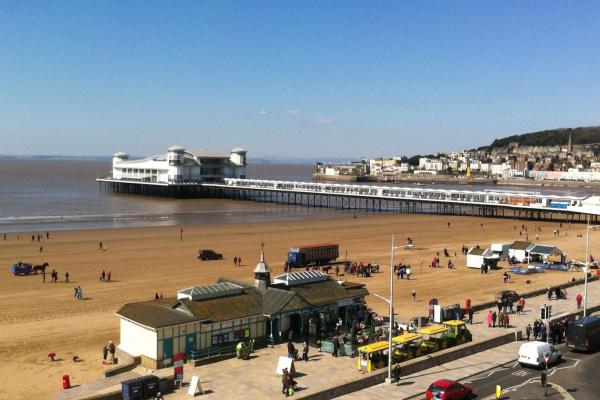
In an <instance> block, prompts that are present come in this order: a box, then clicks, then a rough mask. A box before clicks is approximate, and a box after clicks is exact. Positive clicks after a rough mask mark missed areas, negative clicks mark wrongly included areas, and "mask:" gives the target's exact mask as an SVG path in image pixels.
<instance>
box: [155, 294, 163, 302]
mask: <svg viewBox="0 0 600 400" xmlns="http://www.w3.org/2000/svg"><path fill="white" fill-rule="evenodd" d="M162 298H163V294H162V292H160V293H159V292H156V293H154V300H159V299H162Z"/></svg>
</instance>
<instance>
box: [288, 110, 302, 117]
mask: <svg viewBox="0 0 600 400" xmlns="http://www.w3.org/2000/svg"><path fill="white" fill-rule="evenodd" d="M286 114H287V115H289V116H290V117H295V116H297V115H298V114H300V111H298V110H287V111H286Z"/></svg>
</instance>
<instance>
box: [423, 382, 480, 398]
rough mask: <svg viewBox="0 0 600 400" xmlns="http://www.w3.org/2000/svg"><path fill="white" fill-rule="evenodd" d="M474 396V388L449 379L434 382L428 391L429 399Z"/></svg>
mask: <svg viewBox="0 0 600 400" xmlns="http://www.w3.org/2000/svg"><path fill="white" fill-rule="evenodd" d="M471 398H473V389H472V388H471V387H470V386H468V385H463V384H462V383H460V382H456V381H451V380H448V379H440V380H439V381H435V382H433V383H432V384H431V385H430V386H429V389H427V392H426V393H425V399H427V400H463V399H471Z"/></svg>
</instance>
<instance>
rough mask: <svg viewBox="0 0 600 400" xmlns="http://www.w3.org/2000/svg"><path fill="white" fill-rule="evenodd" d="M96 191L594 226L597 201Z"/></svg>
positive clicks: (216, 186) (436, 192)
mask: <svg viewBox="0 0 600 400" xmlns="http://www.w3.org/2000/svg"><path fill="white" fill-rule="evenodd" d="M97 181H98V182H99V183H100V190H101V191H106V192H116V193H130V194H142V195H150V196H166V197H183V198H222V199H231V200H250V201H259V202H269V203H278V204H287V205H297V206H305V207H319V208H330V209H337V210H354V211H368V212H396V213H423V214H440V215H468V216H480V217H504V218H517V219H527V220H549V221H565V222H583V221H585V219H586V215H588V214H589V215H591V221H593V222H598V221H599V219H598V216H599V215H600V197H599V196H591V197H578V196H555V195H542V194H538V193H528V192H508V191H468V190H450V189H429V188H420V187H414V188H413V187H395V186H371V185H357V184H338V183H317V182H293V181H275V180H261V179H234V178H226V179H224V180H223V181H222V182H211V183H201V182H192V181H190V182H173V183H151V182H143V181H124V180H115V179H111V178H104V179H98V180H97Z"/></svg>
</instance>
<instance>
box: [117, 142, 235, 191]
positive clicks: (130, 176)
mask: <svg viewBox="0 0 600 400" xmlns="http://www.w3.org/2000/svg"><path fill="white" fill-rule="evenodd" d="M245 177H246V150H244V149H242V148H240V147H236V148H234V149H232V150H231V151H230V153H229V154H225V153H220V152H217V151H211V150H186V149H185V148H183V147H181V146H172V147H169V149H168V150H167V153H166V154H164V155H158V156H153V157H148V158H145V159H140V160H130V159H129V155H128V154H127V153H123V152H117V153H115V154H113V159H112V179H114V180H123V181H139V182H150V183H203V182H217V181H222V180H223V179H224V178H245Z"/></svg>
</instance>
